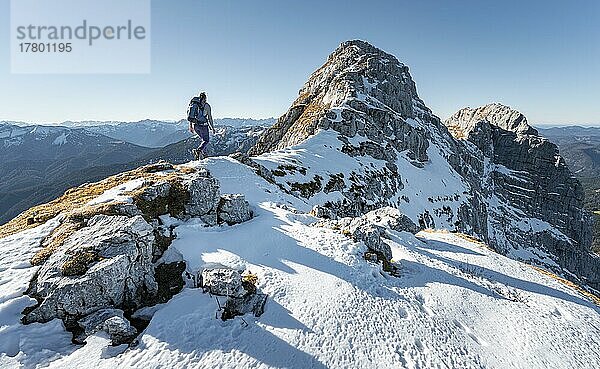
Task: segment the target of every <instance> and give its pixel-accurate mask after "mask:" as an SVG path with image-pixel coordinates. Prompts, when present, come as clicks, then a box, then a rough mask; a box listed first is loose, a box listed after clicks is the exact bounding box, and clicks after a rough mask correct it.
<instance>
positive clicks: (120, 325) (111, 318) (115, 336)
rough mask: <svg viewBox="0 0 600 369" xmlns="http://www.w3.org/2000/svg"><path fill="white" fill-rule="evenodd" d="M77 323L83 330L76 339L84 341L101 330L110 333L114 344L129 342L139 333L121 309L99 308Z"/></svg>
mask: <svg viewBox="0 0 600 369" xmlns="http://www.w3.org/2000/svg"><path fill="white" fill-rule="evenodd" d="M77 324H78V325H79V327H81V329H82V330H83V332H82V334H81V335H79V336H78V337H77V338H76V341H78V342H82V343H83V341H84V340H85V338H87V337H88V336H90V335H92V334H94V333H96V332H99V331H103V332H106V333H108V335H109V336H110V339H111V341H112V344H113V345H120V344H122V343H129V342H131V341H132V340H133V339H134V338H135V336H136V335H137V330H136V329H135V328H134V327H133V326H131V323H129V320H127V319H125V317H123V310H119V309H102V310H98V311H96V312H94V313H92V314H90V315H88V316H86V317H85V318H82V319H79V320H78V321H77Z"/></svg>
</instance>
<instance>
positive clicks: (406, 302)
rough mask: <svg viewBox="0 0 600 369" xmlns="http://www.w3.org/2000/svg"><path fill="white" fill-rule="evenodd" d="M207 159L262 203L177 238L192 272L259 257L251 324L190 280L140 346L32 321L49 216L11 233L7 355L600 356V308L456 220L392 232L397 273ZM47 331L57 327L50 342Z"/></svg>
mask: <svg viewBox="0 0 600 369" xmlns="http://www.w3.org/2000/svg"><path fill="white" fill-rule="evenodd" d="M192 165H198V164H192ZM200 165H201V166H203V167H206V168H207V169H208V170H209V171H210V172H211V173H214V174H215V175H216V176H217V178H218V179H219V182H220V183H221V185H222V186H223V190H224V191H226V192H231V193H237V192H239V193H244V194H245V195H246V198H247V199H248V200H249V201H250V204H251V206H252V207H253V209H254V210H255V212H256V214H257V216H256V217H255V219H254V220H252V221H250V222H247V223H244V224H240V225H237V226H233V227H227V226H218V227H208V228H207V227H204V226H203V225H202V223H201V222H199V221H198V220H195V219H192V220H190V221H188V222H178V224H177V228H176V233H177V239H176V240H175V242H174V243H173V244H172V246H171V248H173V249H174V250H176V251H177V252H178V253H180V254H181V255H182V257H183V258H184V260H185V261H186V262H187V265H188V271H189V272H193V271H195V270H198V269H199V268H202V267H203V266H204V265H205V264H214V263H218V264H222V265H226V266H229V267H233V268H237V269H241V268H244V269H248V270H251V271H252V272H253V273H255V274H256V275H257V276H258V278H259V287H260V288H261V289H263V290H264V291H265V292H266V293H268V294H269V301H268V303H267V305H266V310H265V313H264V315H263V316H261V317H260V318H249V317H245V321H246V322H247V323H248V325H247V326H246V325H245V324H243V322H242V321H241V320H240V319H234V320H230V321H227V322H222V321H220V320H217V319H215V311H216V309H217V306H216V302H215V300H214V297H213V298H211V297H210V296H209V295H208V294H203V293H202V292H201V291H200V290H199V289H191V288H186V289H184V290H183V291H182V292H181V293H180V294H179V295H177V296H176V297H174V298H173V299H172V300H171V301H169V302H168V303H166V304H163V305H160V306H157V307H156V308H154V309H152V311H150V312H148V310H147V309H146V313H150V314H154V315H153V318H152V320H151V322H150V325H149V326H148V327H147V328H146V330H145V331H144V332H143V333H142V334H141V336H140V337H139V338H138V340H139V344H138V345H136V346H134V347H131V348H127V347H126V346H118V347H110V346H109V344H110V342H109V340H108V339H107V337H106V336H103V334H101V333H100V334H98V335H95V336H92V337H90V338H88V340H87V342H88V343H87V345H85V346H82V347H78V346H74V345H72V344H71V343H70V338H69V337H68V335H67V334H66V333H65V331H64V329H63V328H62V323H61V322H60V321H53V322H51V323H48V324H37V323H36V324H32V325H28V326H22V325H20V323H19V321H18V319H19V316H20V310H21V308H23V307H24V306H26V305H27V304H30V303H31V302H29V303H28V302H27V301H29V299H28V298H27V297H22V296H20V294H19V293H15V292H18V291H24V290H25V288H26V287H27V283H28V277H27V276H26V275H31V273H33V272H34V271H35V267H30V266H28V265H27V263H25V264H23V263H20V262H19V260H23V259H24V256H25V255H23V252H25V253H29V254H31V253H32V252H33V251H35V250H36V247H37V246H36V242H35V240H36V239H37V240H39V239H40V237H42V236H43V235H44V234H47V233H48V232H49V231H50V230H51V229H52V227H53V226H55V225H56V223H52V222H49V223H48V224H47V225H44V226H42V227H40V228H38V229H35V230H32V231H27V232H25V233H23V234H21V235H19V241H17V239H15V238H14V237H12V238H8V239H4V240H1V241H0V243H1V246H2V249H3V250H5V256H4V257H3V258H2V259H0V263H1V268H0V270H1V271H0V275H1V276H2V280H3V281H5V280H8V281H11V282H10V283H5V284H3V285H1V286H0V291H2V296H3V302H2V304H1V305H0V317H1V318H2V321H3V322H4V325H3V328H1V329H2V330H0V334H2V336H3V338H4V339H3V340H2V342H3V343H4V347H8V348H5V349H3V351H4V350H5V351H4V354H0V365H1V366H3V367H5V366H6V367H19V366H20V365H33V364H37V365H43V366H46V365H49V367H50V368H55V367H56V368H65V367H78V368H86V367H90V368H92V367H95V368H112V367H128V368H134V367H135V368H138V367H148V368H159V367H166V366H168V367H180V368H184V367H191V366H193V367H202V368H217V367H218V368H250V367H257V366H261V367H265V368H268V367H288V368H340V367H365V368H366V367H379V368H396V367H415V368H416V367H460V368H488V367H489V368H500V367H502V368H546V367H547V365H548V363H552V365H553V366H554V367H557V368H589V367H590V366H589V365H590V363H598V362H600V356H599V352H600V338H599V337H600V310H599V308H598V307H597V306H594V305H593V304H592V303H590V302H589V301H587V300H586V299H585V298H584V297H582V296H581V295H579V294H578V293H577V292H575V291H574V290H571V289H569V288H567V287H565V286H563V285H561V284H560V283H558V282H557V281H556V280H554V279H551V278H550V277H548V276H546V275H543V274H540V273H538V272H537V271H535V270H534V269H532V268H530V267H528V266H527V265H524V264H522V263H519V262H517V261H513V260H510V259H508V258H506V257H504V256H501V255H499V254H496V253H494V252H492V251H490V250H488V249H486V248H484V247H482V246H481V245H480V244H477V243H473V242H471V241H468V240H465V239H462V238H459V237H458V236H456V235H453V234H449V233H444V232H434V233H427V232H422V233H420V234H418V235H417V237H415V236H413V235H412V234H409V233H406V232H399V233H398V232H393V231H388V237H389V239H387V240H386V241H385V242H386V243H388V244H389V245H390V246H391V248H392V252H393V257H394V260H395V261H396V262H398V263H400V264H401V265H402V266H403V268H402V275H401V276H400V277H391V276H390V275H388V274H387V273H385V272H383V271H382V270H381V266H380V265H378V264H372V263H370V262H367V261H365V260H363V259H362V257H361V256H360V255H361V254H362V252H364V249H365V246H364V244H362V243H356V242H354V241H352V240H351V239H349V238H347V237H345V236H344V235H343V234H342V233H341V232H340V231H335V230H331V229H326V228H318V227H317V228H315V227H314V226H311V224H312V223H314V222H315V221H316V220H317V219H315V218H313V217H312V216H310V215H308V214H306V213H305V212H307V211H308V210H309V209H310V207H309V206H308V205H307V204H305V203H304V202H303V201H300V200H298V199H297V198H295V197H293V196H290V195H288V194H286V193H284V192H282V191H281V190H280V189H279V188H278V187H277V186H275V185H273V184H270V183H268V182H266V181H265V180H264V179H262V178H261V177H259V176H257V175H256V174H255V173H254V172H253V171H252V170H250V168H248V167H245V166H243V165H241V164H240V163H238V162H236V161H234V160H231V159H226V158H217V159H209V160H205V161H204V162H203V163H201V164H200ZM15 244H18V245H19V247H12V248H11V247H9V245H15ZM27 245H29V246H27ZM23 273H25V274H23ZM507 323H508V324H507ZM35 337H37V338H38V339H34V338H35ZM40 337H52V342H53V344H52V346H48V345H47V343H46V341H45V340H40V339H39V338H40ZM40 347H44V348H45V349H44V350H42V351H40V350H39V348H40ZM532 353H533V354H532ZM27 363H29V364H27Z"/></svg>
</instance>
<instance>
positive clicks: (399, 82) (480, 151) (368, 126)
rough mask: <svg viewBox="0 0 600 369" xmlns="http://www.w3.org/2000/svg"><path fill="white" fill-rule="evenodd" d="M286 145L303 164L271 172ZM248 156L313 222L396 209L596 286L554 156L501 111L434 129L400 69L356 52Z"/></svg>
mask: <svg viewBox="0 0 600 369" xmlns="http://www.w3.org/2000/svg"><path fill="white" fill-rule="evenodd" d="M293 145H297V146H293ZM290 146H292V147H291V148H290V149H288V152H289V151H290V150H292V149H294V148H296V147H297V148H298V149H299V150H305V151H307V154H306V155H305V154H302V153H298V152H296V153H294V154H290V155H289V162H287V163H284V164H282V163H281V162H277V163H276V164H277V165H274V164H275V161H273V160H272V159H271V156H272V155H271V156H270V155H269V154H268V152H270V151H271V152H273V151H277V150H282V149H285V148H288V147H290ZM283 151H285V150H283ZM308 151H310V153H308ZM250 153H251V154H254V155H258V154H262V155H261V156H258V157H257V158H256V159H255V161H256V162H257V163H259V164H262V165H264V166H266V167H268V168H269V169H270V170H271V172H272V173H273V174H274V180H275V181H276V182H277V183H279V184H280V186H281V187H282V188H285V189H286V190H288V191H291V192H293V193H297V194H298V195H299V196H301V197H304V198H306V199H307V200H308V201H309V202H310V203H311V204H313V205H315V206H317V207H318V208H320V210H319V214H321V215H324V216H327V217H333V218H336V217H344V216H359V215H361V214H364V213H366V212H368V211H371V210H374V209H377V208H380V207H383V206H392V207H396V208H398V209H400V210H401V211H402V212H403V213H405V214H406V215H408V216H409V217H411V218H412V220H413V221H414V222H415V223H417V224H419V225H420V227H421V228H422V229H423V228H443V229H448V230H451V231H460V232H465V233H468V234H471V235H473V236H475V237H477V238H480V239H481V240H483V241H485V242H486V243H488V244H489V245H490V246H492V247H493V248H494V249H495V250H497V251H498V252H501V253H503V254H506V255H510V256H511V257H514V258H516V259H519V260H524V261H527V262H531V263H534V264H538V265H544V266H546V267H550V268H552V270H555V271H557V272H561V270H562V271H563V272H564V273H565V274H566V275H568V276H570V277H571V278H573V277H574V275H577V276H578V277H575V279H577V280H579V281H581V282H582V283H584V284H589V285H590V286H593V287H594V288H600V274H599V272H598V270H599V268H598V266H599V265H600V260H599V258H598V256H597V255H596V254H593V253H591V252H590V245H591V223H590V222H591V220H590V216H589V214H587V213H586V212H585V211H584V210H583V205H582V201H583V191H582V188H581V185H580V184H579V182H578V181H577V179H575V178H574V177H573V176H572V174H571V173H570V171H569V169H568V168H567V166H566V165H565V162H564V160H563V159H562V157H561V156H560V155H559V153H558V149H557V147H556V146H555V145H554V144H552V143H551V142H549V141H548V140H546V139H544V138H542V137H540V136H538V134H537V131H536V130H535V129H534V128H532V127H531V126H529V125H528V123H527V119H526V117H525V116H524V115H523V114H522V113H520V112H518V111H516V110H514V109H511V108H510V107H508V106H504V105H502V104H490V105H487V106H484V107H480V108H477V109H469V108H466V109H462V110H460V111H458V112H457V113H456V114H454V115H453V116H452V117H450V118H449V119H448V120H447V121H445V122H441V121H440V119H439V118H438V117H437V116H435V115H434V114H433V113H432V112H431V110H430V109H429V108H427V107H426V106H425V104H424V102H423V101H422V100H421V99H420V98H419V96H418V94H417V89H416V87H415V83H414V81H413V80H412V78H411V75H410V73H409V69H408V67H407V66H406V65H404V64H403V63H401V62H399V61H398V60H397V59H396V57H394V56H392V55H390V54H387V53H385V52H384V51H382V50H379V49H377V48H376V47H374V46H372V45H370V44H368V43H367V42H364V41H359V40H355V41H347V42H344V43H342V44H341V45H340V46H339V47H338V48H337V49H336V50H335V51H334V52H333V53H332V54H331V55H330V56H329V57H328V59H327V61H326V63H325V64H324V65H323V66H322V67H321V68H319V69H318V70H317V71H315V72H314V73H313V74H312V75H311V76H310V78H309V80H308V82H306V84H305V85H304V86H303V87H302V89H301V90H300V95H299V97H298V98H297V99H296V101H294V103H293V104H292V106H291V107H290V109H289V110H288V111H287V112H286V113H285V114H284V115H283V116H281V117H280V118H279V120H278V121H277V123H276V124H275V125H274V126H272V127H271V128H269V129H268V130H267V131H266V132H265V133H264V134H263V136H262V137H261V138H260V139H259V140H258V142H257V143H256V145H255V146H254V147H253V148H252V149H251V151H250ZM340 156H345V157H342V158H340V159H339V160H338V161H337V162H338V163H339V162H343V164H341V165H339V166H335V165H332V164H331V160H332V159H333V158H336V157H337V158H339V157H340ZM279 157H281V155H279Z"/></svg>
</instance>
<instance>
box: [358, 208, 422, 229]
mask: <svg viewBox="0 0 600 369" xmlns="http://www.w3.org/2000/svg"><path fill="white" fill-rule="evenodd" d="M364 218H365V219H366V220H367V221H368V222H370V223H373V224H376V225H378V226H381V227H384V228H389V229H392V230H394V231H397V232H402V231H406V232H410V233H413V234H415V233H417V232H418V231H419V227H417V225H416V224H415V223H414V222H413V221H412V220H411V219H410V218H409V217H407V216H406V215H404V214H402V213H401V212H400V210H398V209H396V208H392V207H389V206H386V207H383V208H380V209H376V210H373V211H370V212H368V213H367V214H365V215H364Z"/></svg>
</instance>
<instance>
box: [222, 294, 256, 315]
mask: <svg viewBox="0 0 600 369" xmlns="http://www.w3.org/2000/svg"><path fill="white" fill-rule="evenodd" d="M266 302H267V295H266V294H264V293H251V294H249V295H246V296H244V297H239V298H234V297H230V298H228V299H227V301H226V302H225V306H224V307H223V311H222V313H221V319H222V320H227V319H232V318H234V317H236V316H241V315H244V314H249V313H252V314H253V315H254V316H255V317H259V316H261V315H262V314H263V313H264V311H265V303H266Z"/></svg>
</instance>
